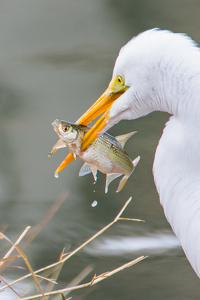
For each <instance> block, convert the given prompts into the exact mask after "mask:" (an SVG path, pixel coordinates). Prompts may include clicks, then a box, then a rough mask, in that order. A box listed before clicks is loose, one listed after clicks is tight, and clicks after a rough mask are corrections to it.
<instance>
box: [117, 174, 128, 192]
mask: <svg viewBox="0 0 200 300" xmlns="http://www.w3.org/2000/svg"><path fill="white" fill-rule="evenodd" d="M128 178H129V176H127V175H124V177H123V178H122V179H121V180H120V182H119V185H118V188H117V190H116V193H119V192H120V191H121V190H122V189H123V187H124V186H125V184H126V182H127V180H128Z"/></svg>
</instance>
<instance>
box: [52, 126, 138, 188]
mask: <svg viewBox="0 0 200 300" xmlns="http://www.w3.org/2000/svg"><path fill="white" fill-rule="evenodd" d="M52 125H53V127H54V130H55V131H56V133H57V134H58V135H59V137H60V138H61V140H59V141H58V142H57V143H56V144H55V145H54V147H53V149H52V151H51V152H50V155H51V154H52V153H54V152H55V151H56V150H57V149H58V148H63V147H68V148H69V150H70V152H71V153H72V154H73V155H74V157H75V158H76V157H78V158H80V159H82V160H83V161H84V162H85V163H84V165H83V166H82V168H81V169H80V172H79V176H84V175H86V174H89V173H92V174H93V177H94V180H95V181H97V170H99V171H100V172H102V173H104V174H106V185H105V192H106V193H107V191H108V185H109V184H110V183H111V182H112V181H113V180H114V179H115V178H117V177H119V176H121V175H124V176H123V178H122V179H121V181H120V183H119V186H118V189H117V192H119V191H121V190H122V188H123V187H124V185H125V183H126V181H127V179H128V178H129V177H130V175H131V174H132V172H133V171H134V169H135V166H136V165H137V164H138V162H139V160H140V157H139V156H138V157H137V158H136V159H134V160H133V161H131V159H130V157H129V155H128V153H127V152H126V151H124V144H125V143H126V141H127V140H128V139H129V138H130V137H131V136H132V135H133V134H134V133H135V132H130V133H127V134H124V135H120V136H117V137H113V136H112V135H110V134H108V133H106V132H105V133H103V134H102V135H100V136H99V137H98V138H97V139H96V140H95V141H94V142H93V143H92V144H91V145H89V146H88V148H87V149H86V150H84V151H81V145H82V140H83V137H84V135H85V134H86V132H88V131H89V129H90V127H87V126H84V125H78V124H74V123H70V122H67V121H61V120H55V121H54V122H53V123H52Z"/></svg>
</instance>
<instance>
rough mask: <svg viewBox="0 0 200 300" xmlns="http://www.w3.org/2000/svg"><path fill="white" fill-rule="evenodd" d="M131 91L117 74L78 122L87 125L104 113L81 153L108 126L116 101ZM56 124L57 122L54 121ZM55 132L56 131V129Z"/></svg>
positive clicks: (64, 164)
mask: <svg viewBox="0 0 200 300" xmlns="http://www.w3.org/2000/svg"><path fill="white" fill-rule="evenodd" d="M128 89H129V86H126V85H125V78H124V75H122V74H117V75H116V76H115V77H114V78H113V79H112V80H111V81H110V83H109V85H108V88H107V89H106V90H105V92H104V93H103V94H102V95H101V96H100V97H99V99H98V100H97V101H96V102H95V103H94V104H93V105H92V106H91V107H90V108H89V109H88V110H87V111H86V112H85V113H84V114H83V115H82V116H81V117H80V118H79V119H78V120H77V121H76V123H77V124H79V125H85V126H86V125H87V124H88V123H90V122H91V121H92V120H94V119H95V118H97V117H98V116H99V115H101V114H102V113H103V115H102V116H101V117H100V118H99V119H98V121H97V122H96V123H95V124H94V125H93V126H92V127H91V129H90V130H89V131H88V132H87V133H86V134H85V136H84V138H83V141H82V146H81V151H84V150H86V149H87V147H88V146H89V145H90V144H91V143H92V142H93V141H94V140H95V139H96V138H97V136H98V134H99V132H101V131H102V129H103V128H104V127H105V126H106V124H107V123H108V122H109V119H110V115H109V113H110V108H111V106H112V104H113V103H114V101H115V100H117V99H118V98H119V97H120V96H121V95H122V94H124V92H126V91H127V90H128ZM54 122H55V121H54ZM52 125H53V124H52ZM54 130H55V129H54ZM72 160H73V157H72V155H71V153H70V154H69V155H68V156H67V157H66V158H65V160H64V161H63V162H62V163H61V165H60V166H59V167H58V168H57V170H56V172H55V173H58V172H60V171H61V170H62V169H63V168H64V167H66V166H67V165H68V164H69V163H70V162H71V161H72Z"/></svg>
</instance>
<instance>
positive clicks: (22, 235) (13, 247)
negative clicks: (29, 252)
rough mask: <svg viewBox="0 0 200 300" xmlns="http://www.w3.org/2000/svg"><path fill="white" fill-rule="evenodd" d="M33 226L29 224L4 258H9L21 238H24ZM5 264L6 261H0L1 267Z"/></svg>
mask: <svg viewBox="0 0 200 300" xmlns="http://www.w3.org/2000/svg"><path fill="white" fill-rule="evenodd" d="M30 228H31V226H27V227H26V229H25V230H24V231H23V232H22V234H21V235H20V237H19V238H18V239H17V240H16V242H15V243H14V244H13V245H12V247H11V248H10V250H9V251H8V252H7V253H6V254H5V255H4V257H3V258H4V259H5V258H8V257H9V256H10V254H11V253H12V252H13V251H14V250H15V247H16V246H17V245H18V244H19V243H20V242H21V240H22V239H23V237H24V236H25V235H26V233H27V232H28V231H29V229H30ZM3 264H4V262H1V263H0V267H1V266H2V265H3Z"/></svg>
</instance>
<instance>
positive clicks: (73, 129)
mask: <svg viewBox="0 0 200 300" xmlns="http://www.w3.org/2000/svg"><path fill="white" fill-rule="evenodd" d="M52 126H53V128H54V130H55V132H56V133H57V134H58V136H59V137H60V138H61V139H62V140H63V141H64V142H65V143H70V142H73V141H75V140H76V138H77V135H78V125H77V124H74V123H70V122H66V121H63V120H58V119H56V120H55V121H53V123H52Z"/></svg>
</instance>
